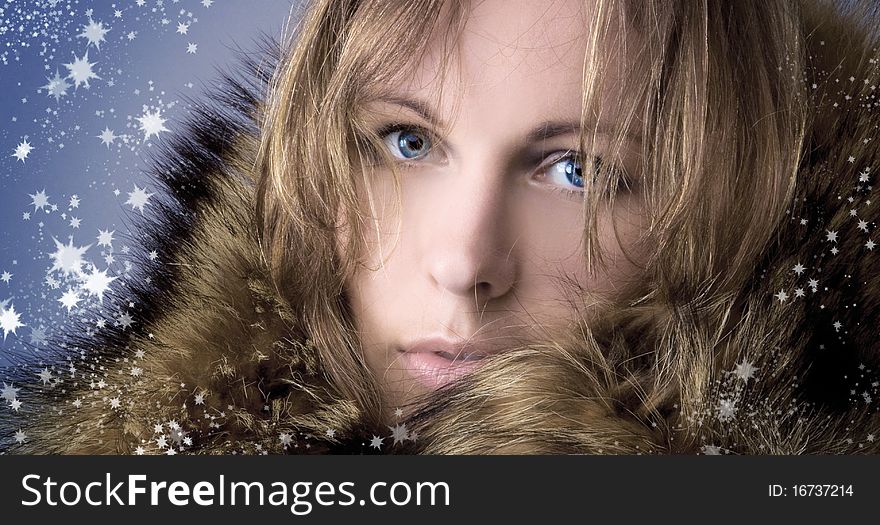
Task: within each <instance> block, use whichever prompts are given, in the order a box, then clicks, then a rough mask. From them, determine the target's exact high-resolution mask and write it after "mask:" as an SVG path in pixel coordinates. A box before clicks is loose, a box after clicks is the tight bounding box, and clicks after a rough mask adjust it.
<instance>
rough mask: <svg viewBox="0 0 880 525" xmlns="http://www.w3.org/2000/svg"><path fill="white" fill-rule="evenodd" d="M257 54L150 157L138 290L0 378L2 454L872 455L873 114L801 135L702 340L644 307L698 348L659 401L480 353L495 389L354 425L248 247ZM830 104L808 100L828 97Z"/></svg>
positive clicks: (628, 380) (689, 321)
mask: <svg viewBox="0 0 880 525" xmlns="http://www.w3.org/2000/svg"><path fill="white" fill-rule="evenodd" d="M274 54H275V53H270V55H274ZM272 60H274V59H272ZM272 60H270V61H272ZM258 65H259V64H251V65H250V66H248V67H247V68H246V70H247V71H248V76H247V78H246V79H244V80H243V79H233V78H226V79H225V81H224V87H223V89H222V90H220V91H218V92H217V93H215V94H214V95H213V96H212V98H210V99H209V101H207V102H205V103H204V105H201V106H199V107H198V108H197V110H196V111H195V113H194V117H193V118H192V119H191V121H190V123H189V125H188V127H187V129H186V131H185V132H184V133H182V134H180V135H179V136H178V137H177V138H176V139H175V140H174V142H173V143H172V144H171V145H170V146H169V147H168V148H166V150H165V151H164V152H163V153H162V154H161V155H160V159H159V161H158V162H157V165H156V169H155V170H154V176H155V178H156V181H157V184H160V185H162V186H164V187H165V188H166V190H167V192H166V193H167V198H166V199H165V200H164V201H163V202H162V203H161V204H159V205H158V206H157V207H156V211H155V213H154V215H153V216H151V217H149V218H148V219H147V220H146V221H144V222H143V224H141V225H140V226H139V230H138V231H141V232H144V241H143V242H144V245H145V246H150V247H152V249H155V250H156V251H157V253H158V254H159V257H158V259H156V260H154V261H148V260H145V261H140V262H139V265H140V267H141V268H143V272H144V275H143V277H144V279H142V282H143V283H144V284H143V285H142V286H141V288H140V289H137V290H135V291H134V298H133V299H131V298H130V296H129V295H127V296H126V297H127V298H128V300H131V302H132V303H133V304H134V307H133V308H131V309H130V312H129V313H130V314H131V316H132V318H133V323H132V324H130V325H128V326H125V325H119V323H118V322H116V323H114V320H112V319H111V320H108V323H107V325H108V328H107V329H106V330H103V331H99V332H97V333H95V334H94V335H92V336H89V337H85V336H82V335H77V334H82V333H83V332H81V331H77V330H71V334H70V335H68V336H66V337H64V338H62V340H60V341H57V342H56V352H55V354H54V355H52V356H48V357H47V356H42V359H41V361H40V362H39V363H38V362H31V363H26V364H25V365H24V366H21V367H18V368H16V369H10V370H7V371H3V372H0V374H3V376H4V381H9V382H10V383H11V384H14V385H15V386H16V387H17V388H20V389H21V392H19V393H18V398H19V399H21V400H22V401H23V408H22V409H21V410H19V411H17V412H13V411H12V410H8V409H3V410H2V411H0V445H2V447H4V448H6V450H7V451H8V452H12V453H27V452H30V453H141V452H144V453H170V452H171V451H173V452H174V453H180V452H184V453H204V454H217V453H245V454H259V453H319V452H346V453H372V452H377V451H378V452H392V453H393V452H427V453H489V452H503V453H518V452H528V453H553V452H587V453H664V452H666V453H670V452H671V453H693V452H697V453H699V452H702V453H729V452H733V453H776V454H782V453H785V454H787V453H838V452H841V453H849V452H878V451H880V420H878V418H877V417H876V416H875V413H876V410H877V406H878V402H877V400H876V399H877V398H878V396H880V392H878V383H877V377H876V376H877V374H876V368H877V361H878V356H880V348H878V343H877V336H876V326H877V321H878V313H880V273H878V271H877V268H878V266H877V257H878V256H880V247H877V248H873V249H872V248H869V247H868V246H869V245H868V244H866V243H868V242H869V241H870V239H872V238H875V237H876V236H875V235H874V233H875V228H876V219H877V211H876V210H877V207H878V205H880V202H877V203H874V204H870V203H869V202H870V201H871V200H872V199H877V197H875V196H874V195H873V194H874V193H875V190H874V189H873V187H872V183H873V180H874V178H875V176H876V173H877V172H878V171H880V141H878V140H876V123H877V118H876V116H875V115H876V109H875V110H874V113H870V112H869V111H862V110H859V109H857V108H854V107H853V109H850V110H847V111H844V110H840V111H837V113H836V115H837V116H835V117H834V118H832V119H828V120H827V122H825V124H824V127H823V128H821V134H820V135H817V136H816V137H814V143H815V144H814V145H815V147H814V149H813V151H812V152H811V155H812V157H811V158H810V159H809V162H805V167H804V170H803V172H802V173H800V174H799V175H798V176H799V179H800V184H799V186H798V195H797V199H796V200H795V201H794V202H795V205H794V206H793V207H792V208H791V209H790V212H789V215H790V220H789V221H787V222H786V223H785V224H783V225H782V226H781V228H780V231H779V233H778V236H777V242H776V243H775V245H774V246H773V247H772V248H771V249H770V250H769V251H768V253H767V256H766V259H765V261H764V262H763V264H762V265H761V266H760V267H757V268H755V275H754V280H753V283H752V285H751V286H750V287H749V289H748V290H744V294H743V296H744V300H743V303H742V308H741V312H742V314H741V319H740V320H739V322H737V323H736V324H735V325H734V326H733V327H731V328H730V329H729V330H728V331H727V332H726V333H724V334H714V333H710V332H707V331H706V330H705V329H703V328H701V324H700V317H701V316H703V315H707V313H706V312H701V311H699V310H697V309H691V310H687V309H686V310H671V311H669V312H672V313H671V314H670V313H669V312H666V313H664V314H663V315H652V314H650V313H648V315H647V316H645V319H647V321H645V322H650V323H677V324H679V325H680V326H682V327H684V329H682V330H680V331H679V332H678V333H680V334H683V335H682V338H681V340H678V341H671V342H668V344H673V345H679V346H680V347H681V348H682V352H681V353H682V356H681V358H682V359H687V358H693V356H694V355H696V354H693V355H688V354H687V351H688V349H699V348H706V347H709V348H714V349H715V351H714V352H711V354H713V355H715V356H716V357H715V359H714V360H710V361H709V362H706V363H703V364H702V365H701V366H699V367H696V368H695V370H697V371H698V372H697V373H695V376H694V377H692V378H690V379H689V381H688V382H686V383H684V384H682V385H681V387H680V388H679V389H678V394H679V395H678V396H677V399H674V400H652V399H645V398H644V396H641V395H640V392H641V391H642V389H641V387H640V384H642V383H640V381H650V378H644V377H638V376H629V377H620V376H616V375H615V370H616V368H615V363H616V362H618V361H615V357H614V355H610V356H609V357H608V362H606V363H595V362H587V361H579V360H577V359H571V358H563V357H560V356H559V355H557V354H553V353H552V352H547V353H543V352H538V351H535V352H533V353H531V354H516V355H511V356H507V357H506V358H505V359H503V360H502V361H503V362H499V363H498V364H497V366H499V367H506V368H508V370H513V371H516V370H521V371H522V373H521V374H516V373H512V374H511V377H521V378H523V379H522V380H514V381H511V382H510V383H509V384H507V385H505V388H504V389H503V390H499V389H498V388H497V387H494V386H491V385H489V384H488V383H484V382H481V377H482V376H479V375H475V378H474V379H473V380H472V381H470V383H469V384H466V385H462V386H461V387H460V388H458V389H450V390H449V391H444V392H441V393H440V394H438V395H437V396H436V397H435V399H433V401H432V403H431V404H429V405H428V406H427V408H426V409H425V410H423V411H421V412H419V413H418V414H416V415H415V416H413V417H412V418H410V419H408V420H406V421H403V420H400V421H390V422H388V421H386V422H374V421H365V420H364V418H362V417H361V414H360V413H359V411H358V409H357V406H356V405H355V403H353V402H352V401H351V400H348V399H346V398H345V397H344V396H342V395H341V394H340V393H339V392H338V391H337V390H336V389H335V388H334V386H333V385H332V384H331V382H330V381H329V380H328V379H327V377H326V376H325V374H324V371H323V369H322V363H321V360H320V358H319V356H318V354H317V352H316V351H315V349H314V348H312V346H311V345H310V343H309V340H308V337H307V335H306V334H305V333H304V332H303V331H302V330H300V329H297V328H296V327H295V326H294V325H293V323H292V319H294V317H295V316H294V315H293V312H292V311H291V306H290V305H289V304H288V303H286V302H285V300H284V299H283V298H282V297H280V296H279V295H278V294H277V293H276V292H275V290H274V288H273V286H272V284H271V282H270V280H269V277H268V272H267V269H266V266H265V263H264V261H263V260H262V259H261V257H260V247H259V243H258V240H257V225H256V219H255V216H254V184H255V181H254V174H253V172H252V166H253V164H254V159H255V154H256V149H257V143H258V136H259V127H258V123H257V121H256V119H255V118H254V115H256V113H257V108H258V106H259V104H260V93H262V90H263V86H264V84H265V82H266V80H267V78H266V77H265V76H264V74H265V72H266V71H271V67H269V68H266V67H265V65H263V67H257V66H258ZM859 65H864V63H861V64H858V63H857V64H844V66H843V67H842V68H841V70H840V71H839V72H837V73H834V74H833V75H831V74H829V76H828V77H827V78H823V79H822V80H823V81H824V82H833V79H832V76H835V77H836V76H840V77H848V76H849V75H850V72H852V73H853V74H856V71H857V69H856V66H859ZM850 66H852V67H851V68H850V69H847V68H848V67H850ZM875 69H876V68H875ZM875 82H876V78H875ZM853 89H854V90H857V89H859V87H858V86H856V87H854V88H853ZM866 89H867V88H866ZM855 92H856V91H854V93H855ZM829 93H830V91H829ZM858 93H861V95H856V96H867V95H869V93H868V92H867V91H864V90H863V91H859V92H858ZM828 97H829V98H827V99H821V100H820V99H819V98H817V104H821V105H822V107H823V108H825V110H828V111H834V110H832V107H831V106H830V104H832V102H829V100H832V98H831V97H832V94H829V95H828ZM838 98H840V97H836V95H835V96H834V98H833V100H837V99H838ZM868 100H869V99H865V101H864V102H865V103H868ZM870 100H874V101H876V98H873V99H870ZM869 105H870V104H869ZM874 105H876V102H874ZM835 107H836V106H835ZM866 140H867V142H865V141H866ZM850 156H854V157H855V160H854V161H851V159H850ZM872 168H873V169H872ZM852 209H855V210H857V216H858V219H856V218H855V216H854V215H852V214H851V212H850V210H852ZM858 220H864V221H866V224H865V225H861V223H859V222H858ZM831 232H837V236H836V240H832V239H831V237H829V235H831ZM875 240H876V242H880V239H875ZM798 265H804V266H806V267H808V268H809V269H808V270H806V271H801V270H800V269H799V268H800V267H799V266H798ZM114 324H116V326H113V325H114ZM685 339H687V340H685ZM606 342H607V341H606ZM608 343H609V347H610V348H614V345H615V344H617V345H619V344H625V343H626V341H623V343H621V342H620V341H616V342H608ZM611 343H614V344H611ZM592 344H603V341H593V343H592ZM493 366H494V365H493ZM43 369H46V370H47V371H48V372H49V374H50V378H49V379H48V380H41V379H40V378H39V377H38V372H40V371H42V370H43ZM542 374H543V376H544V377H545V378H546V380H541V381H536V380H534V377H532V378H531V379H526V378H527V377H529V376H536V375H538V376H540V375H542ZM19 429H24V431H25V432H26V434H27V436H28V438H27V439H26V440H25V441H24V442H23V443H19V442H18V441H16V440H15V439H14V433H15V432H16V431H17V430H19Z"/></svg>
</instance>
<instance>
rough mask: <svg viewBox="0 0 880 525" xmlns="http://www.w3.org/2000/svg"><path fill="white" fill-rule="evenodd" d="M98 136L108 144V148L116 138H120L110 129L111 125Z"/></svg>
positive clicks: (102, 142) (103, 142) (102, 141)
mask: <svg viewBox="0 0 880 525" xmlns="http://www.w3.org/2000/svg"><path fill="white" fill-rule="evenodd" d="M97 137H98V138H99V139H101V144H104V145H106V146H107V147H108V148H109V147H110V145H111V144H113V141H114V140H116V139H117V138H119V137H117V136H116V134H114V133H113V130H112V129H110V128H109V127H105V128H104V131H102V132H101V134H100V135H98V136H97Z"/></svg>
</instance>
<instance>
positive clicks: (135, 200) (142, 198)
mask: <svg viewBox="0 0 880 525" xmlns="http://www.w3.org/2000/svg"><path fill="white" fill-rule="evenodd" d="M152 196H153V194H152V193H147V191H146V189H145V188H139V187H138V185H137V184H135V185H134V190H132V191H130V192H128V200H127V201H125V203H126V204H130V205H131V209H132V210H139V211H140V212H141V213H143V212H144V206H146V205H147V201H148V200H149V199H150V197H152Z"/></svg>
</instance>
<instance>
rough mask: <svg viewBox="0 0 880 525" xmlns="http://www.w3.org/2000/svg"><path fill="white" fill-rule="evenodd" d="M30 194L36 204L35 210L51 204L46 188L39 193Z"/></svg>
mask: <svg viewBox="0 0 880 525" xmlns="http://www.w3.org/2000/svg"><path fill="white" fill-rule="evenodd" d="M28 196H29V197H30V198H31V204H33V205H34V211H37V210H42V209H43V208H45V207H46V206H48V205H49V196H48V195H46V189H45V188H43V189H42V190H40V191H38V192H37V193H31V194H28Z"/></svg>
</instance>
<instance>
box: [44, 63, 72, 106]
mask: <svg viewBox="0 0 880 525" xmlns="http://www.w3.org/2000/svg"><path fill="white" fill-rule="evenodd" d="M46 80H48V81H49V83H48V84H46V85H45V86H43V87H42V88H43V89H45V90H46V96H49V97H55V102H58V99H60V98H61V97H63V96H66V95H67V88H69V87H70V84H68V83H67V80H66V79H64V78H62V77H61V75H59V74H58V70H57V69H56V70H55V76H54V77H46Z"/></svg>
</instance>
